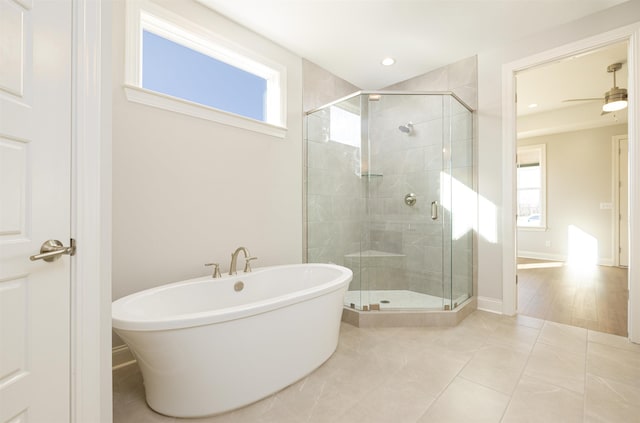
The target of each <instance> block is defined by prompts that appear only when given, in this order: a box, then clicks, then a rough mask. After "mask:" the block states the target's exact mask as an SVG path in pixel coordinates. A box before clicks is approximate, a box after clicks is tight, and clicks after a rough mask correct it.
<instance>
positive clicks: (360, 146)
mask: <svg viewBox="0 0 640 423" xmlns="http://www.w3.org/2000/svg"><path fill="white" fill-rule="evenodd" d="M305 156H306V157H305V201H306V207H305V224H306V225H305V226H306V228H305V229H306V242H305V244H306V245H305V253H306V260H307V262H321V263H335V264H340V265H343V266H346V267H349V268H350V269H351V270H352V271H353V274H354V276H353V281H352V282H351V284H350V286H349V290H348V292H347V295H346V297H345V305H346V306H347V307H351V308H353V309H356V310H360V311H370V310H414V309H417V310H453V309H455V308H456V307H458V306H460V305H461V304H462V303H464V302H465V301H466V300H467V299H469V298H471V296H472V294H473V292H472V287H473V246H474V229H475V227H476V215H477V212H476V205H477V196H476V194H475V190H474V184H473V180H474V176H473V175H474V166H473V163H474V160H473V118H472V110H471V109H470V108H469V107H468V106H466V105H465V104H464V103H463V102H462V101H461V100H460V99H458V98H457V97H456V96H455V95H454V94H453V93H424V92H420V93H418V92H416V93H414V92H410V93H407V92H358V93H355V94H353V95H351V96H349V97H346V98H344V99H341V100H339V101H336V102H334V103H331V104H329V105H326V106H323V107H320V108H318V109H315V110H313V111H310V112H308V113H307V116H306V139H305Z"/></svg>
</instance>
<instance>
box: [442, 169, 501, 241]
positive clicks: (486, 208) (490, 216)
mask: <svg viewBox="0 0 640 423" xmlns="http://www.w3.org/2000/svg"><path fill="white" fill-rule="evenodd" d="M449 177H450V175H449V174H447V173H445V172H440V181H441V187H440V193H441V194H440V202H441V204H442V206H443V207H444V208H446V209H447V210H449V212H451V215H452V219H451V220H452V221H451V236H452V239H454V240H457V239H460V238H462V237H463V236H464V235H465V234H466V233H468V232H469V231H470V230H475V231H476V232H477V233H478V234H479V235H480V236H482V237H483V238H484V239H485V240H486V241H488V242H490V243H492V244H496V243H497V242H498V210H497V207H496V206H495V204H493V203H492V202H491V201H489V200H487V199H486V198H484V197H483V196H481V195H478V194H477V193H476V192H475V191H473V190H472V189H471V188H469V187H468V186H467V185H465V184H464V183H462V182H460V181H459V180H457V179H456V178H453V177H451V188H450V189H449V188H448V187H447V186H446V185H447V184H446V183H445V182H444V181H447V180H448V179H449Z"/></svg>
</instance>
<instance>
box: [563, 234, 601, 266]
mask: <svg viewBox="0 0 640 423" xmlns="http://www.w3.org/2000/svg"><path fill="white" fill-rule="evenodd" d="M567 236H568V241H569V243H568V244H569V256H568V260H567V261H568V263H569V264H571V265H580V266H595V265H597V264H598V240H597V239H596V237H594V236H593V235H590V234H588V233H587V232H585V231H583V230H582V229H580V228H578V227H577V226H575V225H569V227H568V233H567Z"/></svg>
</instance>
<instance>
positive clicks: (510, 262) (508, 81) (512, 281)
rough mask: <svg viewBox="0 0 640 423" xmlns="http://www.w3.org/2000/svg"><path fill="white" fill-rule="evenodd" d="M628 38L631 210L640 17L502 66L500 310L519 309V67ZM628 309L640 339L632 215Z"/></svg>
mask: <svg viewBox="0 0 640 423" xmlns="http://www.w3.org/2000/svg"><path fill="white" fill-rule="evenodd" d="M622 41H627V42H628V43H629V44H628V52H627V60H628V66H629V68H628V69H629V86H628V88H627V90H628V94H629V108H628V113H629V123H628V128H629V129H628V135H629V209H630V210H640V184H633V181H635V180H640V148H639V147H640V146H638V142H639V141H640V107H638V106H639V105H638V103H637V102H638V100H640V80H638V77H637V75H638V72H639V71H640V22H638V23H635V24H633V25H628V26H624V27H621V28H618V29H615V30H612V31H609V32H605V33H603V34H599V35H596V36H593V37H589V38H586V39H583V40H580V41H577V42H573V43H570V44H566V45H563V46H560V47H557V48H554V49H550V50H547V51H544V52H541V53H538V54H535V55H532V56H528V57H525V58H522V59H520V60H517V61H514V62H511V63H507V64H504V65H503V67H502V139H503V155H502V162H503V169H502V175H503V184H502V199H503V204H502V208H503V210H502V234H503V239H502V313H503V314H506V315H514V314H516V306H517V303H516V289H517V288H516V269H517V266H516V221H515V219H516V217H515V216H516V210H517V209H516V195H515V190H516V186H515V181H516V177H515V152H516V139H517V131H516V101H515V94H516V82H515V76H516V73H517V72H519V71H523V70H525V69H528V68H531V67H534V66H539V65H543V64H547V63H550V62H554V61H557V60H561V59H564V58H567V57H570V56H573V55H575V54H579V53H583V52H587V51H590V50H594V49H596V48H599V47H604V46H606V45H610V44H614V43H618V42H622ZM628 278H629V309H628V316H629V320H628V331H629V339H630V340H631V341H632V342H636V343H640V221H639V219H637V218H634V216H633V215H630V216H629V273H628Z"/></svg>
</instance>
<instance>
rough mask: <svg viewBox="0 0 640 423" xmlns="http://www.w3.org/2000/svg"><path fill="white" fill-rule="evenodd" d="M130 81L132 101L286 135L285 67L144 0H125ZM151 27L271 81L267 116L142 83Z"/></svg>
mask: <svg viewBox="0 0 640 423" xmlns="http://www.w3.org/2000/svg"><path fill="white" fill-rule="evenodd" d="M126 9H127V11H126V14H127V18H126V25H127V28H126V35H125V38H126V40H125V42H126V46H125V80H124V82H125V84H124V91H125V95H126V97H127V99H128V100H129V101H133V102H137V103H141V104H146V105H148V106H152V107H157V108H161V109H165V110H169V111H173V112H177V113H182V114H186V115H190V116H194V117H198V118H202V119H207V120H211V121H214V122H218V123H222V124H225V125H230V126H235V127H238V128H243V129H247V130H250V131H255V132H260V133H264V134H267V135H272V136H275V137H278V138H284V137H285V135H286V131H287V128H286V68H285V67H284V66H283V65H281V64H279V63H275V62H273V61H272V60H269V59H266V58H264V57H262V56H260V55H258V54H257V53H255V52H253V51H250V50H248V49H246V48H244V47H242V46H239V45H237V44H236V43H233V42H231V41H230V40H228V39H226V38H224V37H222V36H221V35H219V34H216V33H213V32H212V31H210V30H208V29H206V28H203V27H201V26H199V25H197V24H196V23H194V22H192V21H191V20H189V19H187V18H185V17H183V16H180V15H177V14H175V13H173V12H171V11H169V10H167V9H164V8H163V7H160V6H158V5H157V4H154V3H152V2H149V1H145V0H128V1H127V3H126ZM143 30H147V31H149V32H151V33H153V34H156V35H158V36H160V37H163V38H165V39H167V40H170V41H173V42H175V43H178V44H180V45H182V46H184V47H186V48H189V49H191V50H194V51H197V52H199V53H202V54H205V55H207V56H210V57H212V58H214V59H216V60H219V61H222V62H224V63H227V64H229V65H231V66H233V67H236V68H238V69H241V70H243V71H246V72H249V73H252V74H254V75H257V76H259V77H261V78H264V79H265V80H266V81H267V96H266V101H265V121H261V120H257V119H252V118H250V117H246V116H242V115H239V114H235V113H232V112H228V111H225V110H222V109H217V108H214V107H211V106H207V105H204V104H201V103H197V102H193V101H189V100H185V99H182V98H179V97H174V96H171V95H168V94H164V93H162V92H158V91H153V90H149V89H146V88H143V87H142V36H143V35H142V34H143Z"/></svg>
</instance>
